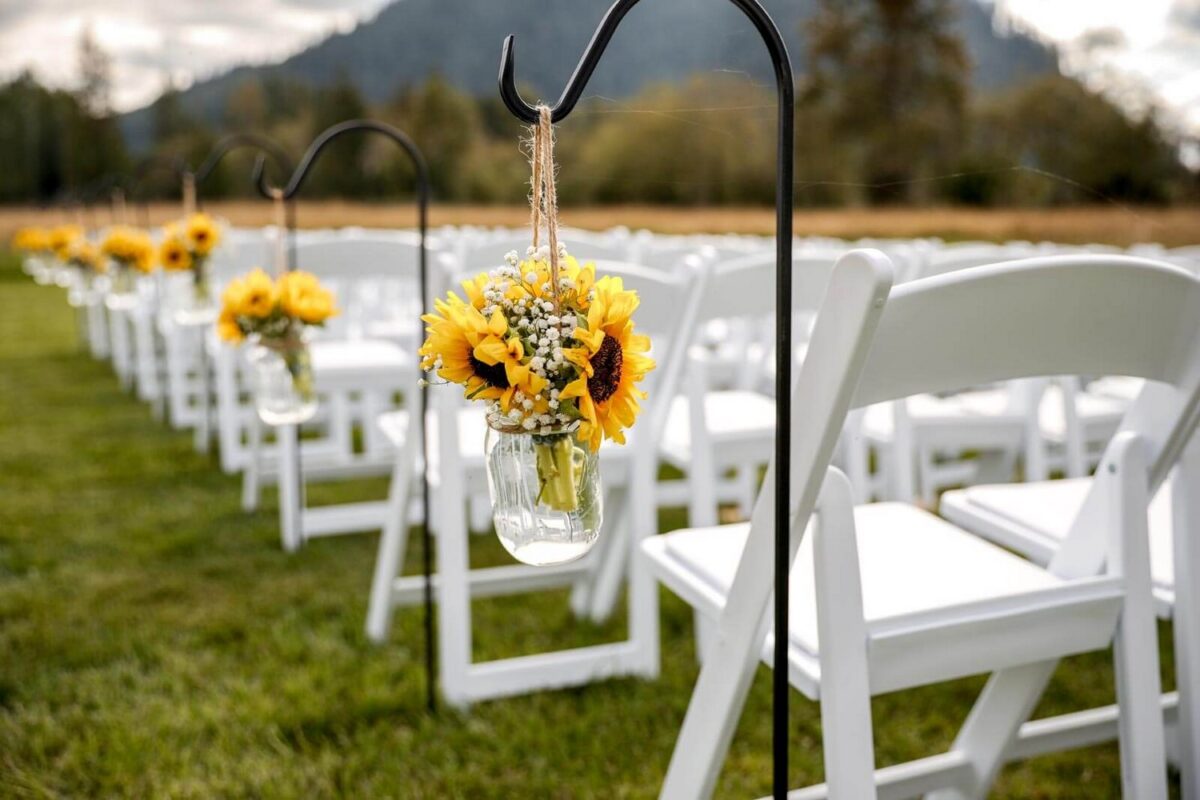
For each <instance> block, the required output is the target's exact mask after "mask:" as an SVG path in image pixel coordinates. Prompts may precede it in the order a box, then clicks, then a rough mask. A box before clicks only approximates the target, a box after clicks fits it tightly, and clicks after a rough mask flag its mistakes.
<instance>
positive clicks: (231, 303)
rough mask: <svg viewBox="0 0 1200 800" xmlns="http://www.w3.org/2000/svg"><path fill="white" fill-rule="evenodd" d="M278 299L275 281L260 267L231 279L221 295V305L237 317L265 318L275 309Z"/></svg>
mask: <svg viewBox="0 0 1200 800" xmlns="http://www.w3.org/2000/svg"><path fill="white" fill-rule="evenodd" d="M278 301H279V290H278V288H277V287H276V286H275V282H274V281H273V280H271V276H270V275H268V274H267V273H265V272H263V271H262V270H261V269H259V268H255V269H253V270H251V271H250V272H249V273H247V274H246V276H245V277H242V278H237V279H236V280H232V281H230V282H229V285H228V286H226V287H225V292H224V294H222V295H221V305H222V306H223V308H224V309H225V310H227V311H228V312H229V313H230V314H232V315H233V316H235V317H253V318H256V319H265V318H267V317H269V316H271V314H272V313H273V312H274V311H275V305H276V303H278Z"/></svg>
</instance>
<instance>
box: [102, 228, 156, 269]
mask: <svg viewBox="0 0 1200 800" xmlns="http://www.w3.org/2000/svg"><path fill="white" fill-rule="evenodd" d="M100 250H101V252H102V253H104V255H106V256H108V257H109V258H112V259H114V260H115V261H119V262H121V264H122V265H123V266H126V267H137V268H138V269H139V270H141V271H142V272H149V271H150V270H152V269H153V268H154V243H153V242H151V241H150V236H149V234H147V233H146V232H145V231H139V230H137V229H135V228H128V227H123V226H118V227H115V228H113V229H112V230H110V231H109V232H108V236H106V237H105V238H104V242H103V243H102V244H101V245H100Z"/></svg>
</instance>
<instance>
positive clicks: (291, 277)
mask: <svg viewBox="0 0 1200 800" xmlns="http://www.w3.org/2000/svg"><path fill="white" fill-rule="evenodd" d="M278 289H279V303H280V305H281V307H282V308H283V312H284V313H285V314H288V315H290V316H293V317H296V318H298V319H299V320H300V321H301V322H306V323H308V324H310V325H320V324H321V323H323V322H325V320H327V319H329V318H330V317H332V316H334V315H335V314H337V313H338V311H337V308H336V307H335V305H334V300H333V293H332V292H330V291H329V290H328V289H326V288H325V287H323V286H321V284H320V282H319V281H318V280H317V276H316V275H313V274H312V273H311V272H300V271H295V272H287V273H284V274H283V275H282V276H281V277H280V278H279V284H278Z"/></svg>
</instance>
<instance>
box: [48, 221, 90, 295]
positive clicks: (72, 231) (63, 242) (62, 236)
mask: <svg viewBox="0 0 1200 800" xmlns="http://www.w3.org/2000/svg"><path fill="white" fill-rule="evenodd" d="M83 240H84V239H83V228H81V227H79V226H78V225H59V226H58V227H56V228H51V229H50V239H49V244H50V252H51V253H52V254H53V256H54V262H53V267H52V268H51V271H50V275H49V279H50V281H51V282H52V283H53V284H54V285H55V286H58V287H59V288H60V289H66V288H68V287H70V286H71V284H72V283H73V282H74V279H75V270H74V269H73V265H72V264H71V252H72V250H73V249H74V248H75V245H76V244H77V243H78V242H82V241H83Z"/></svg>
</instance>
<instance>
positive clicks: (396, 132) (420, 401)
mask: <svg viewBox="0 0 1200 800" xmlns="http://www.w3.org/2000/svg"><path fill="white" fill-rule="evenodd" d="M354 132H362V133H373V134H376V135H379V136H383V137H385V138H387V139H390V140H391V141H392V142H394V143H395V144H397V145H398V146H399V147H400V149H401V150H403V151H404V153H405V154H406V155H407V156H408V158H409V160H410V161H411V162H412V165H413V169H414V170H415V171H416V179H417V231H418V235H419V238H420V249H419V251H418V256H417V258H418V263H417V266H418V278H417V284H418V286H417V291H418V292H420V294H421V307H422V308H423V307H424V306H425V302H426V300H427V298H428V295H429V275H428V271H429V269H428V267H429V265H428V257H427V254H428V247H427V242H426V239H427V234H428V229H429V198H430V184H429V166H428V164H427V163H426V161H425V156H424V155H423V154H422V153H421V150H420V148H418V147H417V145H416V144H415V143H414V142H413V140H412V139H410V138H409V137H408V135H407V134H406V133H404V132H403V131H401V130H400V129H398V128H395V127H393V126H391V125H388V124H387V123H384V122H377V121H375V120H370V119H352V120H347V121H346V122H339V123H338V124H337V125H333V126H331V127H329V128H327V129H325V130H324V131H323V132H321V133H320V134H319V135H318V136H317V138H316V139H314V140H313V143H312V144H310V145H309V146H308V150H307V151H305V153H304V156H303V157H302V158H301V159H300V165H299V166H298V167H296V171H295V172H293V173H292V176H291V178H290V179H289V180H288V182H287V185H286V186H284V187H283V188H282V189H281V190H278V191H280V192H281V193H282V195H283V199H284V200H285V201H286V202H288V206H287V209H288V211H287V214H288V229H289V230H288V234H289V236H290V235H291V229H292V228H293V227H294V225H295V207H294V205H293V204H292V202H291V201H292V199H293V198H295V196H296V194H297V193H298V192H299V191H300V187H301V186H303V185H304V179H305V178H307V177H308V173H309V172H310V171H311V170H312V168H313V165H314V164H315V163H316V161H317V158H318V157H319V156H320V155H321V152H322V151H323V150H324V149H325V147H326V146H328V145H329V143H330V142H332V141H333V140H334V139H337V138H338V137H339V136H342V135H344V134H347V133H354ZM265 166H266V158H265V157H264V156H263V155H262V154H259V156H258V158H257V159H256V161H255V163H254V183H255V185H256V186H257V187H258V191H259V194H261V195H262V196H263V197H266V198H268V199H270V198H273V197H274V196H275V192H276V190H275V189H273V188H272V187H271V186H268V185H267V182H266V176H265V174H264V172H265V169H264V168H265ZM290 260H291V262H292V263H291V268H293V269H294V268H295V251H294V249H293V250H292V252H291V256H290ZM424 335H425V330H424V327H423V326H422V324H421V323H420V322H418V328H417V341H418V342H419V341H421V338H422V337H423V336H424ZM418 369H419V366H418ZM428 407H429V393H428V390H427V388H426V387H422V388H421V389H420V391H419V392H418V394H417V415H418V416H419V417H420V420H421V424H420V425H419V426H418V427H419V429H420V433H419V435H420V437H421V458H422V461H423V464H422V466H423V469H422V472H421V504H422V507H423V514H424V517H425V518H424V520H423V521H422V522H423V524H422V526H421V528H422V538H421V541H422V544H423V548H422V549H423V550H424V551H425V552H424V561H423V563H422V568H423V570H424V578H425V586H424V589H425V591H424V601H425V602H424V605H425V677H426V680H425V687H426V698H425V699H426V703H427V704H428V706H429V710H430V711H436V710H437V654H436V648H435V646H434V624H433V578H432V575H433V537H432V535H431V534H430V530H429V516H430V514H429V511H430V509H429V442H428V438H427V437H426V435H425V433H426V431H425V427H426V422H427V419H428V413H427V412H428ZM297 452H299V451H298V450H297ZM297 474H299V472H297ZM401 513H405V512H403V511H402V512H401ZM402 524H403V523H402Z"/></svg>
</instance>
